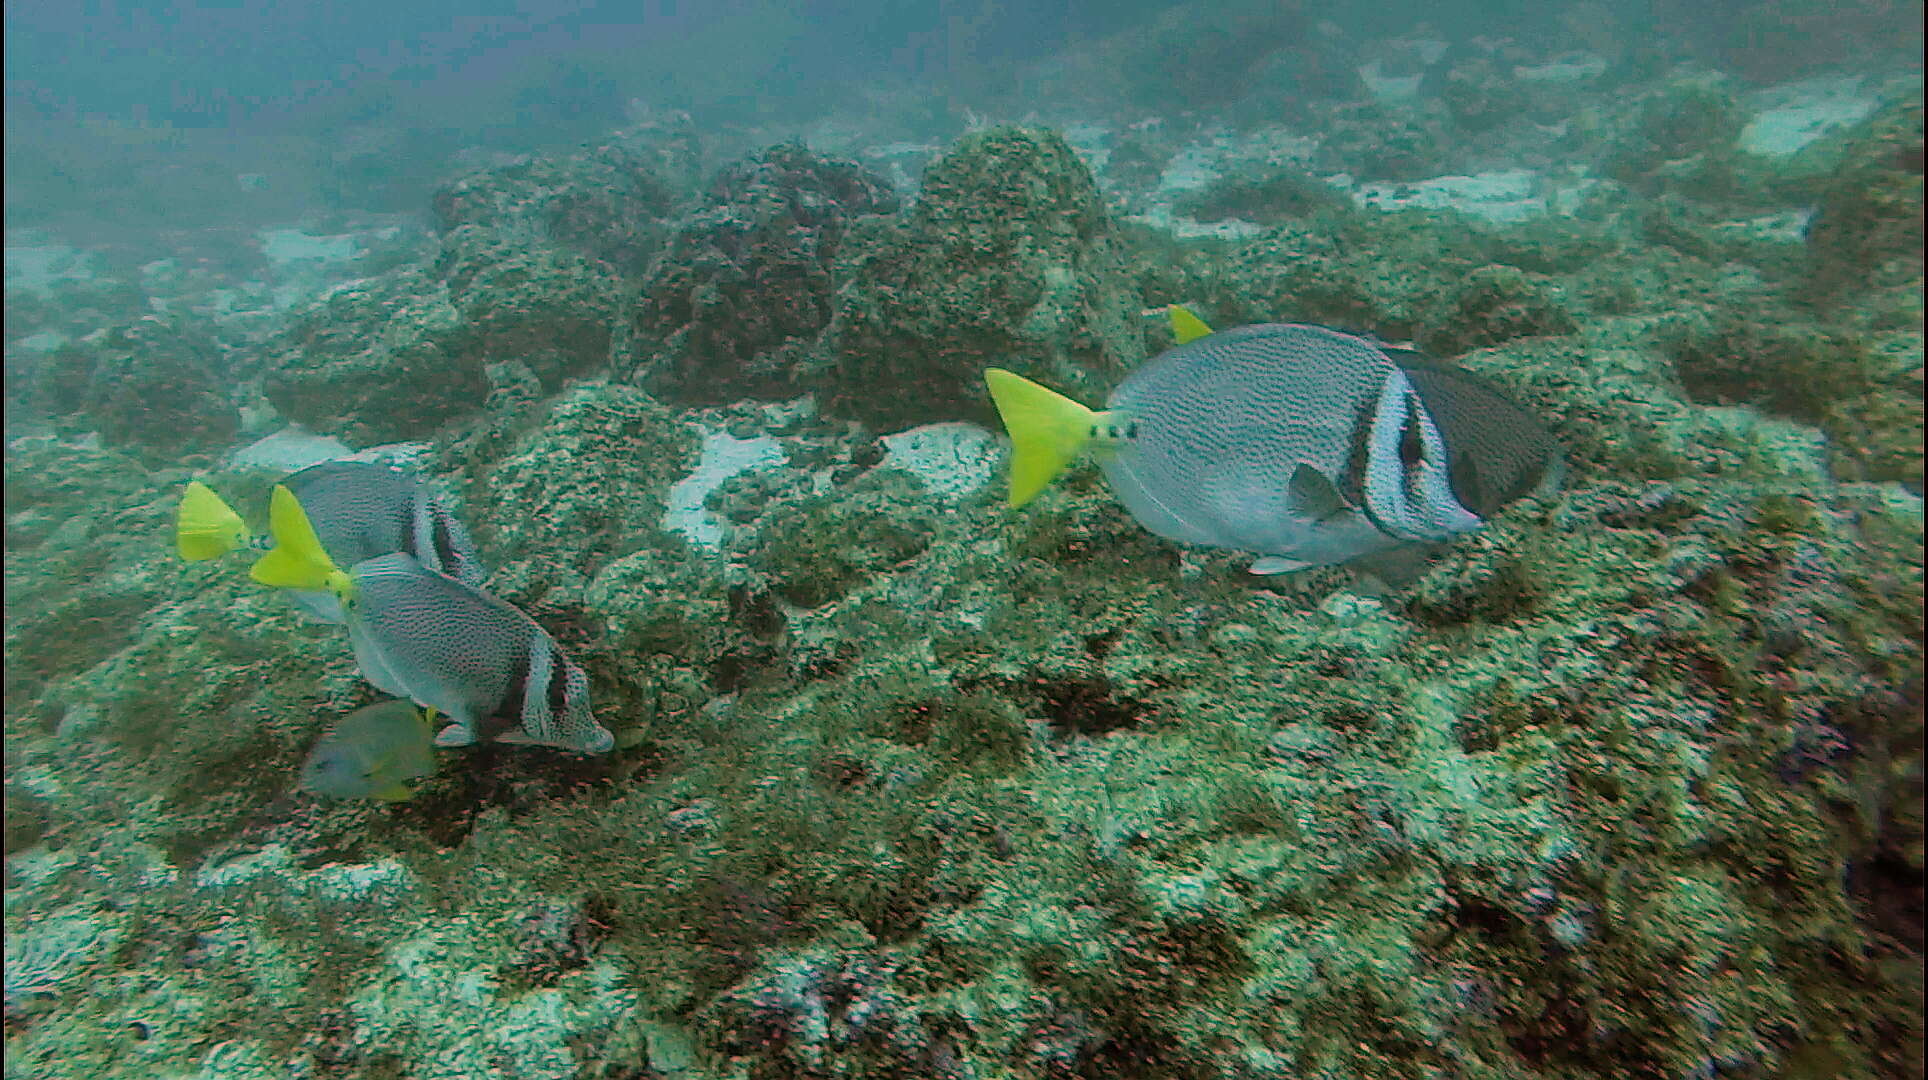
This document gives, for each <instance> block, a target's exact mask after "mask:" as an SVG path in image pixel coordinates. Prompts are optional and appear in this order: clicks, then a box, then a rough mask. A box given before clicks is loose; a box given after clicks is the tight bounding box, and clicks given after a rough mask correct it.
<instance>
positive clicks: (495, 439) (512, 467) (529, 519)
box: [442, 383, 696, 604]
mask: <svg viewBox="0 0 1928 1080" xmlns="http://www.w3.org/2000/svg"><path fill="white" fill-rule="evenodd" d="M495 419H496V421H497V422H496V423H495V424H491V425H484V426H480V427H478V428H477V429H476V430H475V431H474V432H472V433H471V434H470V436H469V437H468V438H466V439H463V440H460V441H457V442H455V443H453V444H451V445H449V446H448V447H447V448H446V450H445V451H444V452H443V454H442V458H443V459H444V460H445V461H446V463H447V464H448V465H449V466H451V467H452V468H453V469H454V470H455V481H456V485H457V487H458V488H459V489H460V490H461V491H462V492H463V494H464V496H465V502H466V505H465V507H464V514H465V517H466V519H467V520H469V521H470V522H471V523H472V524H471V527H472V528H473V530H474V532H475V535H476V538H477V540H478V541H479V542H480V543H481V545H482V547H483V550H484V551H485V552H486V553H487V554H488V555H489V559H490V564H491V565H492V566H494V567H495V571H494V573H493V574H492V575H491V577H490V586H491V588H492V589H494V590H495V591H497V592H499V593H501V594H503V595H505V596H508V597H512V598H514V599H515V600H517V601H518V602H521V603H524V604H533V603H536V602H538V601H540V600H543V599H544V598H545V597H547V598H548V599H549V601H550V602H555V603H562V602H569V603H574V602H579V601H580V600H581V590H582V587H583V585H584V584H585V583H586V582H587V581H588V579H589V578H590V577H592V576H594V574H595V572H596V569H597V568H598V567H600V566H601V565H602V564H603V563H604V562H606V561H607V560H609V559H610V558H612V557H614V556H619V555H623V554H627V553H629V552H630V551H633V550H635V549H636V548H638V547H641V546H645V545H647V544H649V543H651V542H652V541H653V540H654V539H655V538H656V536H657V533H658V530H660V528H661V522H662V518H663V509H664V505H665V501H666V498H667V496H668V491H669V487H670V484H671V483H672V482H673V480H674V479H675V477H677V476H678V475H680V474H681V473H683V472H684V471H686V470H687V469H688V468H689V466H690V465H691V464H692V463H693V460H694V451H695V443H696V439H695V436H694V433H693V432H692V431H691V430H690V429H689V428H688V427H687V426H686V425H685V424H683V423H681V422H679V421H678V420H677V419H676V418H675V417H674V416H672V415H671V414H670V413H669V411H668V410H666V409H665V408H663V406H661V405H660V404H658V403H657V402H656V401H655V400H654V399H652V398H651V397H649V395H647V394H645V393H643V392H642V391H640V390H637V389H635V388H634V387H628V386H619V385H609V384H604V383H583V384H579V385H576V386H573V387H571V388H570V389H568V390H566V391H564V392H563V393H561V394H560V395H557V396H556V397H554V398H552V399H549V400H546V401H541V402H536V403H531V404H527V405H525V406H523V407H522V408H521V409H518V410H513V411H510V412H508V413H506V414H498V416H497V417H496V418H495ZM551 594H553V595H551Z"/></svg>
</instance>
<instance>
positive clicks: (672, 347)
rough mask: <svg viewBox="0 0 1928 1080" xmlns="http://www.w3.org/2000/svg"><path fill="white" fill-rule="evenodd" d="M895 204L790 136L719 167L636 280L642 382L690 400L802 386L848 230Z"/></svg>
mask: <svg viewBox="0 0 1928 1080" xmlns="http://www.w3.org/2000/svg"><path fill="white" fill-rule="evenodd" d="M896 209H897V197H896V194H895V193H894V192H893V191H892V190H891V189H890V186H889V184H888V183H886V182H885V181H884V180H883V179H882V178H880V177H877V176H875V175H873V174H871V173H870V172H868V171H866V170H865V169H864V168H863V167H861V166H859V165H857V164H856V163H855V162H849V161H837V160H833V159H828V158H822V157H818V156H817V155H815V154H812V153H810V151H808V150H806V149H805V148H803V147H802V146H798V145H782V146H776V147H772V148H770V149H768V150H765V151H763V152H762V153H760V154H758V155H756V156H755V157H752V158H750V159H748V160H746V161H743V162H740V163H738V164H736V165H733V166H731V167H729V168H728V169H725V170H724V171H723V172H722V173H721V174H719V175H718V176H717V177H716V179H715V180H714V181H713V182H712V183H711V185H710V192H709V196H708V199H707V202H706V205H705V206H704V207H703V208H702V209H700V210H698V211H696V212H695V213H693V214H691V215H690V216H689V217H687V218H685V219H684V220H683V221H682V222H680V223H679V224H678V225H677V226H676V229H675V231H674V233H673V234H672V236H671V239H670V243H669V247H668V249H667V250H666V251H665V252H664V254H663V257H662V259H661V260H659V261H658V262H657V264H656V265H655V267H654V268H653V269H652V271H651V273H650V275H649V277H648V278H647V279H646V280H645V281H644V283H643V290H642V299H641V302H640V303H639V305H638V307H637V311H636V331H637V336H638V339H639V341H638V352H639V354H640V355H639V356H638V358H637V359H638V360H639V361H640V362H642V363H643V364H644V365H646V367H645V377H646V381H647V384H648V385H649V386H650V387H651V389H652V390H654V391H655V392H657V393H660V394H662V395H663V396H665V397H667V398H671V399H674V400H678V401H684V402H693V403H697V404H714V403H718V402H724V401H732V400H736V399H738V398H741V397H746V396H750V397H786V396H794V395H796V394H797V393H799V392H801V391H802V390H803V389H805V388H806V386H807V385H808V383H809V380H810V378H811V375H812V371H811V368H812V361H813V360H814V359H815V357H816V354H817V350H818V337H819V335H821V333H822V332H823V330H824V328H825V327H826V326H828V325H829V323H830V317H831V314H832V311H833V310H834V307H835V298H834V293H835V291H836V281H835V280H834V277H833V270H834V268H835V266H836V260H837V257H838V254H839V251H840V249H841V248H842V246H843V242H844V236H845V234H846V233H847V232H849V230H850V228H851V226H852V225H853V224H854V223H855V222H856V221H857V220H858V219H859V218H862V217H866V216H869V215H873V214H885V213H891V212H893V211H895V210H896Z"/></svg>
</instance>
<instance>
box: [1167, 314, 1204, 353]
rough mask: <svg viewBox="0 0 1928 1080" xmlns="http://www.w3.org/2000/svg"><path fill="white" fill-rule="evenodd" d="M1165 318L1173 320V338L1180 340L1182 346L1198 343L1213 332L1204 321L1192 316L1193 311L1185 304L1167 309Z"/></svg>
mask: <svg viewBox="0 0 1928 1080" xmlns="http://www.w3.org/2000/svg"><path fill="white" fill-rule="evenodd" d="M1165 317H1166V318H1167V319H1170V320H1171V324H1172V336H1173V337H1175V338H1177V339H1178V343H1179V344H1180V345H1183V344H1185V343H1186V342H1188V341H1197V340H1198V339H1199V338H1202V337H1205V336H1207V335H1209V334H1210V333H1211V332H1212V328H1211V327H1209V326H1207V325H1205V320H1204V319H1201V318H1199V317H1198V316H1196V315H1194V314H1192V313H1191V309H1189V308H1187V307H1186V306H1185V305H1183V304H1173V305H1172V306H1170V307H1168V308H1166V309H1165Z"/></svg>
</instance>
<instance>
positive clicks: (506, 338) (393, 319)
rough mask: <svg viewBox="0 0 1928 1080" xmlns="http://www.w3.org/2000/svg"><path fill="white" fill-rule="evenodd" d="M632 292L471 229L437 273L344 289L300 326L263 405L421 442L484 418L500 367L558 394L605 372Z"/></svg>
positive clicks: (587, 266)
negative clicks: (524, 370)
mask: <svg viewBox="0 0 1928 1080" xmlns="http://www.w3.org/2000/svg"><path fill="white" fill-rule="evenodd" d="M622 292H623V290H622V287H621V279H620V278H618V277H617V276H616V275H615V274H614V273H613V272H612V271H611V270H609V268H608V267H607V266H606V265H605V264H603V263H601V262H598V261H596V260H592V259H589V258H587V257H584V256H580V255H570V254H565V253H563V252H561V251H558V250H556V249H553V248H547V247H541V246H528V245H523V244H518V243H516V242H514V241H513V240H511V239H510V238H507V237H505V236H502V235H500V234H497V233H494V232H491V231H489V230H487V229H485V228H483V227H481V226H474V225H470V226H463V227H461V228H458V229H456V230H455V231H453V232H452V233H450V234H449V235H448V236H447V237H445V238H444V239H443V244H442V251H441V254H440V256H439V258H438V259H437V261H436V262H435V263H434V264H433V265H432V266H429V267H405V268H402V269H398V270H394V271H391V272H389V273H386V274H383V275H381V276H379V277H375V278H370V279H365V280H363V281H361V282H357V283H355V284H352V285H348V286H345V287H343V288H341V289H339V290H337V291H336V292H334V293H332V294H330V295H329V296H327V297H326V298H324V299H322V300H321V301H319V302H318V303H317V304H315V305H314V306H313V307H311V308H309V309H308V310H307V311H304V312H302V313H301V314H299V315H297V316H296V317H295V318H294V320H293V322H292V325H291V326H290V327H289V328H288V330H287V331H286V332H285V333H283V334H282V335H281V336H280V337H279V338H278V339H277V340H276V342H275V343H274V345H273V351H274V354H275V359H274V360H273V361H272V362H271V364H270V366H269V368H268V370H267V372H266V374H265V376H264V379H263V392H264V393H265V394H266V395H267V397H268V399H269V400H270V401H272V402H273V403H274V405H275V407H276V408H278V409H279V410H280V411H281V413H282V414H283V415H284V416H286V417H288V418H289V419H291V420H295V421H297V422H299V423H302V424H304V425H306V426H308V427H309V428H312V429H314V430H316V431H323V432H330V433H337V434H343V435H348V436H352V437H354V438H356V439H359V440H366V441H372V442H381V441H388V440H396V439H409V438H422V437H425V436H428V435H430V434H433V433H434V431H435V429H436V428H437V427H439V426H440V425H442V424H444V423H446V422H448V421H450V420H452V419H456V418H459V417H463V416H467V415H470V414H472V413H474V412H475V411H477V410H478V409H479V408H480V407H481V405H482V402H483V398H484V396H485V395H486V394H487V392H488V382H487V375H486V369H487V368H488V366H489V365H491V364H493V363H497V362H501V361H508V360H514V361H517V362H520V363H523V364H525V365H526V366H527V367H529V368H530V369H531V370H532V371H534V372H535V373H536V375H537V377H538V378H539V379H541V380H542V382H543V384H544V385H545V386H548V387H550V388H552V389H553V388H557V387H559V386H560V385H561V381H562V379H563V378H564V377H565V376H569V375H578V374H583V373H585V372H588V371H591V370H593V369H597V368H600V367H602V366H604V365H606V364H607V363H608V361H609V354H610V348H611V339H612V335H613V334H614V332H615V324H616V319H617V314H618V311H619V310H620V308H621V296H622Z"/></svg>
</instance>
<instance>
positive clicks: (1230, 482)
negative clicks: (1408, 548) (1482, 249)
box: [1097, 324, 1551, 573]
mask: <svg viewBox="0 0 1928 1080" xmlns="http://www.w3.org/2000/svg"><path fill="white" fill-rule="evenodd" d="M1467 378H1468V379H1469V380H1470V377H1467ZM1434 383H1435V384H1436V385H1438V386H1443V387H1445V389H1443V390H1441V391H1440V393H1441V397H1442V400H1444V399H1445V398H1448V397H1451V396H1452V393H1453V391H1454V390H1455V388H1456V386H1457V384H1455V383H1451V382H1448V381H1443V380H1437V379H1435V380H1434ZM1494 397H1495V398H1497V395H1494ZM1498 400H1501V401H1503V400H1504V399H1498ZM1108 404H1109V407H1110V410H1111V411H1110V412H1109V413H1108V414H1105V416H1104V420H1105V422H1106V423H1107V424H1108V429H1107V430H1105V431H1101V432H1098V433H1097V434H1098V436H1099V439H1098V455H1097V458H1098V462H1099V465H1100V467H1101V468H1103V469H1104V472H1105V475H1106V477H1107V478H1108V479H1109V480H1110V482H1111V486H1112V488H1113V490H1114V491H1115V492H1116V493H1117V495H1118V498H1119V500H1120V501H1122V502H1123V503H1124V504H1125V506H1126V508H1127V509H1129V510H1130V511H1131V512H1132V515H1133V516H1134V517H1136V518H1137V519H1138V521H1139V522H1140V523H1141V524H1143V525H1144V526H1145V527H1146V528H1147V529H1149V530H1151V531H1152V532H1155V533H1157V534H1159V535H1161V536H1164V537H1167V538H1170V539H1174V540H1181V541H1186V542H1190V543H1195V544H1202V545H1206V546H1209V547H1219V548H1232V549H1235V550H1241V551H1250V552H1256V553H1258V554H1259V555H1260V556H1261V558H1260V559H1259V560H1258V561H1257V562H1256V563H1254V565H1253V569H1254V571H1256V572H1260V573H1276V572H1282V571H1287V570H1293V569H1298V568H1301V567H1306V566H1324V565H1332V564H1337V563H1343V562H1347V561H1350V560H1353V559H1358V558H1361V557H1363V556H1369V555H1374V554H1377V553H1380V552H1384V551H1387V550H1389V549H1392V548H1396V547H1401V546H1404V545H1411V544H1423V543H1428V542H1433V541H1440V540H1445V539H1448V538H1450V537H1452V536H1454V535H1456V534H1458V533H1462V532H1466V531H1469V530H1472V529H1476V528H1478V527H1480V525H1481V524H1482V519H1481V517H1480V516H1479V514H1477V513H1475V512H1474V510H1473V509H1472V508H1471V507H1469V506H1468V505H1467V504H1466V503H1465V502H1463V501H1462V500H1461V498H1460V497H1459V496H1458V495H1457V494H1456V492H1455V485H1454V474H1453V466H1452V462H1453V458H1452V455H1451V454H1450V453H1449V449H1448V446H1447V444H1446V440H1445V437H1444V435H1443V434H1442V431H1441V428H1440V425H1439V424H1438V422H1437V421H1436V420H1435V417H1434V415H1433V412H1432V410H1431V408H1430V407H1429V405H1430V403H1429V401H1428V399H1427V398H1426V396H1425V395H1424V394H1422V392H1421V390H1420V388H1419V386H1417V385H1416V384H1415V380H1414V379H1413V378H1412V377H1411V376H1409V374H1408V372H1407V371H1406V370H1405V369H1403V368H1401V367H1400V366H1399V365H1398V364H1396V363H1394V361H1393V360H1392V358H1391V357H1390V356H1388V355H1387V352H1386V351H1385V350H1384V349H1382V348H1381V347H1379V346H1376V345H1374V344H1373V343H1371V342H1368V341H1365V340H1363V339H1361V338H1357V337H1353V336H1351V335H1348V334H1342V333H1339V332H1337V331H1334V330H1328V329H1325V328H1323V327H1317V326H1302V325H1293V324H1263V325H1257V326H1246V327H1240V328H1238V329H1234V330H1227V331H1223V332H1220V333H1216V334H1212V335H1210V336H1208V337H1203V338H1199V339H1198V340H1196V341H1192V342H1189V343H1187V344H1184V345H1180V346H1178V347H1177V348H1174V349H1172V350H1170V351H1168V352H1166V353H1164V354H1162V355H1160V356H1159V357H1157V358H1155V359H1154V360H1152V361H1151V362H1149V363H1147V364H1146V365H1145V366H1144V367H1142V368H1140V369H1138V370H1137V371H1135V372H1133V373H1132V374H1131V376H1130V377H1129V378H1127V379H1126V380H1125V381H1124V382H1123V383H1122V384H1121V385H1120V386H1119V387H1118V389H1117V390H1116V391H1114V392H1113V393H1112V395H1111V398H1110V401H1109V403H1108ZM1515 411H1517V410H1515ZM1522 415H1523V414H1522ZM1474 423H1475V425H1476V423H1477V421H1474ZM1535 430H1536V431H1537V428H1536V429H1535ZM1541 437H1542V438H1543V433H1542V436H1541ZM1510 438H1511V437H1510V436H1508V435H1507V434H1506V433H1504V432H1501V433H1498V434H1496V435H1495V439H1496V440H1497V441H1499V442H1502V443H1506V444H1507V445H1508V446H1510V445H1511V442H1510ZM1543 441H1544V442H1545V444H1546V445H1547V446H1548V447H1550V446H1551V440H1544V439H1543ZM1463 471H1465V472H1466V473H1467V475H1472V476H1477V475H1479V474H1480V469H1479V467H1478V464H1477V462H1475V461H1472V460H1471V459H1468V460H1467V461H1466V462H1465V463H1464V464H1463ZM1482 509H1485V510H1488V512H1490V508H1488V507H1482Z"/></svg>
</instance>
